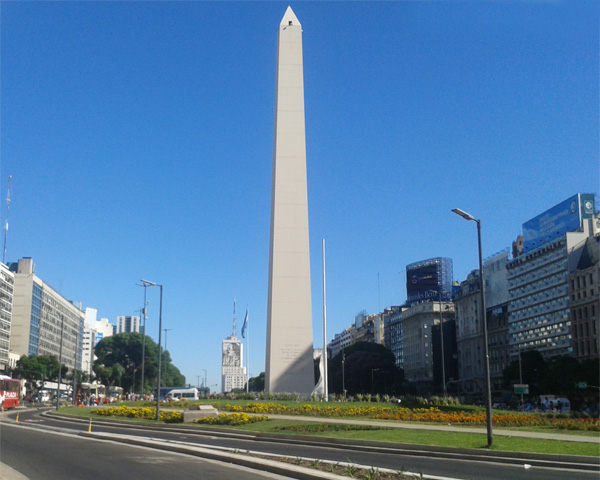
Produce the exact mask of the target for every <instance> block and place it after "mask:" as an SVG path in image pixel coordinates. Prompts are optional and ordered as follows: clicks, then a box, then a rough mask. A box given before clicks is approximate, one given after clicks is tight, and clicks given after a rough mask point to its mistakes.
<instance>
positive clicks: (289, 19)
mask: <svg viewBox="0 0 600 480" xmlns="http://www.w3.org/2000/svg"><path fill="white" fill-rule="evenodd" d="M289 25H294V26H299V27H301V26H302V25H300V22H299V21H298V17H296V14H295V13H294V11H293V10H292V7H287V10H286V11H285V15H284V16H283V18H282V19H281V24H280V25H279V26H280V27H287V26H289Z"/></svg>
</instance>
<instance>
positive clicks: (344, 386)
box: [342, 348, 346, 401]
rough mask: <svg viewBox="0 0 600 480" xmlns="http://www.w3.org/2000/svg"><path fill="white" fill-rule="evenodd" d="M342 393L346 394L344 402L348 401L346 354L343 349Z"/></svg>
mask: <svg viewBox="0 0 600 480" xmlns="http://www.w3.org/2000/svg"><path fill="white" fill-rule="evenodd" d="M342 392H344V401H345V400H346V352H345V350H344V348H342Z"/></svg>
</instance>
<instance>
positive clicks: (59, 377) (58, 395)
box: [56, 315, 65, 410]
mask: <svg viewBox="0 0 600 480" xmlns="http://www.w3.org/2000/svg"><path fill="white" fill-rule="evenodd" d="M64 330H65V316H64V315H61V316H60V347H59V349H58V388H57V389H56V410H58V409H59V407H60V383H61V382H62V375H61V374H62V368H61V367H62V365H61V363H62V347H63V332H64Z"/></svg>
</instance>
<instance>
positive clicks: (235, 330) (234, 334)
mask: <svg viewBox="0 0 600 480" xmlns="http://www.w3.org/2000/svg"><path fill="white" fill-rule="evenodd" d="M231 336H232V337H235V336H237V317H236V316H235V297H233V330H232V332H231Z"/></svg>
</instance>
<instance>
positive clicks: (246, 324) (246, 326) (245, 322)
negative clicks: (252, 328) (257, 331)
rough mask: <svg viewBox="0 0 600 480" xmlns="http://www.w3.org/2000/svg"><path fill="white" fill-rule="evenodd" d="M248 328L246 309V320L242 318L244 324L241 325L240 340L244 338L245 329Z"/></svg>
mask: <svg viewBox="0 0 600 480" xmlns="http://www.w3.org/2000/svg"><path fill="white" fill-rule="evenodd" d="M247 328H248V308H246V318H244V324H243V325H242V338H246V329H247Z"/></svg>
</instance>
